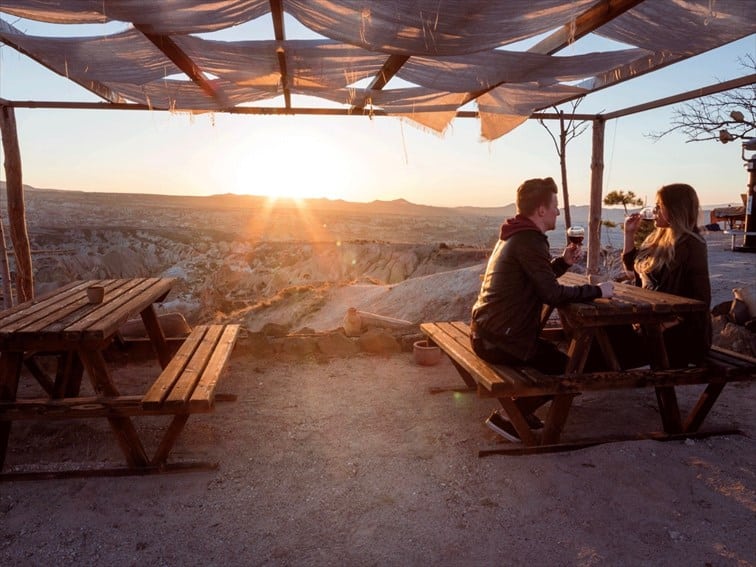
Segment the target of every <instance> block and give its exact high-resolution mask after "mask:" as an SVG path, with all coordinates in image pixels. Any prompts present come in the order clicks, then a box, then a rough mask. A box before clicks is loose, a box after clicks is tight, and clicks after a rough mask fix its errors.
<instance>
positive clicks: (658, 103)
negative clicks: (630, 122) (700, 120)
mask: <svg viewBox="0 0 756 567" xmlns="http://www.w3.org/2000/svg"><path fill="white" fill-rule="evenodd" d="M754 83H756V73H754V74H752V75H746V76H745V77H740V78H739V79H732V80H730V81H725V82H723V83H717V84H715V85H709V86H708V87H701V88H700V89H693V90H692V91H687V92H684V93H680V94H676V95H672V96H668V97H665V98H659V99H656V100H652V101H649V102H645V103H643V104H636V105H635V106H629V107H627V108H623V109H622V110H615V111H614V112H609V113H607V114H604V115H603V116H604V120H611V119H612V118H620V117H622V116H627V115H628V114H637V113H638V112H644V111H646V110H653V109H654V108H660V107H662V106H668V105H670V104H677V103H679V102H685V101H687V100H691V99H694V98H701V97H704V96H709V95H713V94H717V93H721V92H724V91H729V90H732V89H737V88H740V87H747V86H748V85H753V84H754Z"/></svg>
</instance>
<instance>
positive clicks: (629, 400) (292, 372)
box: [0, 348, 756, 566]
mask: <svg viewBox="0 0 756 567" xmlns="http://www.w3.org/2000/svg"><path fill="white" fill-rule="evenodd" d="M127 368H128V369H127ZM154 371H155V368H154V366H153V365H150V364H146V363H142V364H138V365H133V364H132V365H130V366H128V367H124V368H121V369H120V370H119V371H118V372H117V374H116V377H115V379H116V381H117V382H118V383H119V385H121V386H122V388H123V389H124V390H125V391H128V390H129V389H130V388H134V389H136V390H138V389H139V388H140V387H142V386H141V384H143V383H144V380H145V379H146V377H147V376H149V375H151V374H152V373H153V372H154ZM461 385H462V381H461V380H460V378H459V376H458V375H457V372H456V370H455V369H454V367H453V366H452V365H451V363H450V362H449V361H448V360H446V359H444V360H443V361H442V362H441V363H440V364H439V365H437V366H434V367H420V366H417V365H415V364H414V362H413V360H412V357H411V355H410V354H407V353H402V354H396V355H393V356H390V357H377V356H368V355H360V356H357V357H352V358H339V359H333V360H316V359H308V360H304V361H302V360H296V361H295V360H292V361H286V360H278V361H273V360H270V359H264V360H260V359H257V358H255V357H254V356H252V355H251V354H249V353H247V352H245V351H244V349H243V348H241V349H240V348H237V351H236V352H235V354H234V356H233V358H232V360H231V363H230V367H229V372H228V374H227V376H226V377H225V378H224V379H223V380H222V382H221V384H220V387H219V389H220V391H221V392H226V393H233V394H236V395H237V396H238V399H237V400H236V401H233V402H223V403H218V404H217V409H216V412H215V413H213V414H209V415H195V416H192V417H191V418H190V419H189V422H188V424H187V427H186V429H185V431H184V433H183V435H182V437H181V439H180V440H179V442H178V444H177V447H176V448H175V449H174V453H172V460H173V461H185V460H210V461H218V463H219V468H218V469H217V470H213V471H209V472H192V473H181V474H170V475H157V476H145V477H115V478H84V479H82V478H79V479H60V480H43V481H23V482H4V483H0V562H1V563H2V564H3V565H19V566H22V565H62V564H84V565H203V566H205V565H334V564H338V565H361V566H362V565H428V564H438V565H465V566H467V565H494V564H497V565H517V564H525V563H527V564H532V565H619V566H621V565H627V566H637V565H670V566H671V565H674V566H677V565H702V566H703V565H714V566H723V565H737V566H747V565H756V543H754V541H756V540H754V526H755V525H756V523H755V522H754V520H755V518H756V450H755V449H756V443H755V442H754V439H753V437H752V436H753V435H754V434H755V433H756V418H754V415H753V408H754V407H756V403H755V402H756V389H754V388H753V387H747V386H742V385H728V387H727V388H726V389H725V391H724V392H723V394H722V396H721V398H720V400H719V402H718V403H717V405H716V406H715V407H714V410H713V411H712V414H711V415H710V416H709V419H708V421H707V423H706V425H707V426H708V427H716V426H730V425H735V426H736V427H739V428H741V429H742V430H743V431H745V432H746V435H732V436H717V437H710V438H707V439H704V440H696V441H692V440H688V441H684V442H677V441H675V442H666V443H660V442H656V441H633V442H623V443H613V444H606V445H600V446H595V447H592V448H588V449H582V450H578V451H572V452H566V453H559V454H550V455H536V456H502V455H493V456H487V457H483V458H480V457H478V450H479V449H481V448H488V447H492V446H497V444H498V443H500V441H499V440H498V438H497V436H496V435H495V434H494V433H492V432H491V431H489V430H488V429H487V428H486V427H485V425H484V423H483V422H484V419H485V418H486V417H487V415H488V414H489V413H490V411H491V410H492V409H494V408H495V407H496V402H495V400H490V399H484V398H479V397H477V396H476V395H475V394H470V393H453V392H445V393H439V394H431V393H429V388H430V387H434V386H438V387H445V386H461ZM698 391H699V390H698V388H697V387H688V388H681V389H680V401H681V406H682V408H683V409H685V408H688V407H690V405H691V404H692V403H693V399H694V397H695V396H697V393H698ZM152 419H153V421H149V420H147V419H146V418H145V421H144V422H138V424H139V427H140V429H141V430H142V431H143V432H144V433H145V435H147V436H148V437H154V434H155V433H156V431H157V425H158V424H157V421H155V419H156V418H152ZM659 428H660V421H659V417H658V412H657V410H656V403H655V397H654V394H653V391H650V390H649V391H634V392H622V393H612V394H596V395H593V394H592V395H583V396H579V397H578V398H577V399H576V401H575V407H574V409H573V412H572V414H571V416H570V420H569V421H568V423H567V429H566V430H565V434H564V437H565V438H568V437H578V436H592V435H595V434H596V433H598V432H609V431H613V432H618V433H635V432H638V431H649V430H657V429H659ZM9 449H10V452H9V455H8V458H7V462H6V471H11V470H14V469H16V468H26V469H29V468H32V467H35V466H40V467H46V468H69V467H71V468H73V467H77V466H117V465H120V464H121V463H122V459H121V454H120V452H119V451H118V449H117V447H116V445H115V443H114V441H113V439H112V436H111V433H110V431H109V429H108V427H107V424H106V422H105V421H104V420H97V421H93V420H82V421H81V422H76V423H70V422H69V423H66V424H65V426H63V425H60V426H55V424H54V423H50V422H47V423H34V422H23V423H21V422H16V423H14V424H13V430H12V432H11V446H10V448H9Z"/></svg>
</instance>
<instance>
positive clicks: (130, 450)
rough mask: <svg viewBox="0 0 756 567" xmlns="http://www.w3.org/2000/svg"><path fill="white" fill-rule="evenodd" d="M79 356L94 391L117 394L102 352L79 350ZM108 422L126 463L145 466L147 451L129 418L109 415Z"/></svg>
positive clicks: (147, 460) (107, 394) (132, 465)
mask: <svg viewBox="0 0 756 567" xmlns="http://www.w3.org/2000/svg"><path fill="white" fill-rule="evenodd" d="M79 356H80V357H81V362H82V364H83V365H84V368H85V369H86V371H87V374H89V378H90V380H91V381H92V387H93V388H94V389H95V392H97V393H98V394H104V395H106V396H117V395H118V389H117V388H116V387H115V384H113V381H112V380H111V379H110V374H109V373H108V368H107V365H106V364H105V359H104V358H103V357H102V353H101V352H100V351H87V350H81V351H80V352H79ZM108 422H110V428H111V429H112V430H113V434H114V435H115V437H116V440H117V441H118V445H119V446H120V447H121V451H123V454H124V455H125V456H126V462H127V463H128V465H129V466H130V467H144V466H147V464H148V463H149V459H148V458H147V453H146V452H145V450H144V446H143V445H142V442H141V440H140V439H139V434H138V433H137V431H136V429H135V428H134V424H133V423H132V422H131V420H130V419H129V418H128V417H109V418H108Z"/></svg>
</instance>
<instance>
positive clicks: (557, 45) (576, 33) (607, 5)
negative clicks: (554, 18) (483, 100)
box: [460, 0, 644, 106]
mask: <svg viewBox="0 0 756 567" xmlns="http://www.w3.org/2000/svg"><path fill="white" fill-rule="evenodd" d="M643 1H644V0H602V1H601V2H599V3H598V4H595V5H594V6H591V7H590V8H589V9H588V10H586V11H585V12H583V13H582V14H579V15H578V16H577V17H576V18H575V20H574V22H570V23H568V24H565V25H564V26H562V27H561V28H560V29H559V30H557V31H556V32H554V33H553V34H551V35H550V36H548V37H547V38H545V39H543V40H541V41H540V42H538V43H537V44H535V45H534V46H533V47H531V48H530V49H528V52H529V53H540V54H543V55H551V54H553V53H556V52H557V51H560V50H561V49H564V48H565V47H567V46H568V45H570V44H571V43H573V42H574V41H575V40H576V39H579V38H581V37H583V36H585V35H588V34H589V33H591V32H592V31H594V30H596V29H598V28H600V27H601V26H603V25H604V24H606V23H607V22H609V21H611V20H613V19H614V18H616V17H617V16H620V15H621V14H624V13H625V12H626V11H628V10H629V9H630V8H633V7H635V6H637V5H638V4H640V3H641V2H643ZM505 83H506V81H501V82H500V83H496V84H495V85H492V86H490V87H488V88H486V89H482V90H480V91H477V92H474V93H471V94H470V96H469V97H467V98H466V99H465V101H464V102H463V103H462V105H460V106H463V105H465V104H467V103H468V102H470V101H472V100H475V99H476V98H478V97H479V96H481V95H484V94H486V93H487V92H490V91H492V90H494V89H495V88H496V87H498V86H501V85H503V84H505Z"/></svg>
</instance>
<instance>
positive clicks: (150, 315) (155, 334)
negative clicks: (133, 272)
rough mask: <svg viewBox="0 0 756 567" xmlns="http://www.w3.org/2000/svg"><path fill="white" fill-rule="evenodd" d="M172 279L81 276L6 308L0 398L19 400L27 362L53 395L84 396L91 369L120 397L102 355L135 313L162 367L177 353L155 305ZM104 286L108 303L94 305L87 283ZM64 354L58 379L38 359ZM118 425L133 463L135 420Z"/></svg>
mask: <svg viewBox="0 0 756 567" xmlns="http://www.w3.org/2000/svg"><path fill="white" fill-rule="evenodd" d="M173 282H174V280H173V278H126V279H106V280H94V281H75V282H71V283H69V284H66V285H64V286H62V287H60V288H58V289H57V290H55V291H53V292H52V293H49V294H47V295H43V296H41V297H39V298H37V299H34V300H32V301H28V302H26V303H22V304H20V305H17V306H15V307H13V308H11V309H8V310H6V311H4V312H2V313H0V401H15V400H16V394H17V391H18V383H19V378H20V376H21V370H22V367H23V366H24V365H26V366H27V367H28V368H29V370H30V371H31V373H32V374H33V376H34V377H35V378H36V379H37V381H39V383H40V384H41V385H42V387H43V388H44V389H45V391H46V392H47V394H48V395H49V396H50V398H54V399H63V398H70V397H75V396H78V394H79V389H80V385H81V379H82V375H83V372H84V370H86V372H87V374H88V376H89V377H90V380H91V382H92V387H93V388H94V390H95V392H96V393H97V394H98V395H102V396H118V395H119V391H118V388H117V387H116V385H115V383H114V382H113V380H112V377H111V375H110V372H109V371H108V366H107V364H106V362H105V359H104V357H103V350H104V349H105V348H106V347H108V346H109V345H110V343H111V342H112V341H113V339H114V338H115V337H116V334H117V332H118V328H119V327H120V326H121V325H123V323H125V322H126V321H127V320H128V319H129V318H131V317H134V316H136V315H140V316H141V317H142V321H143V322H144V325H145V328H146V330H147V334H148V335H149V338H150V341H151V342H152V344H153V346H154V348H155V352H156V354H157V357H158V360H159V362H160V364H161V366H162V367H163V368H165V366H167V364H168V362H169V361H170V359H171V352H170V347H169V346H168V344H167V342H166V340H165V335H164V334H163V331H162V329H161V328H160V325H159V323H158V318H157V313H156V311H155V307H154V304H155V303H156V302H160V301H162V300H163V299H164V298H165V297H166V296H167V295H168V293H169V292H170V290H171V287H172V286H173ZM93 285H97V286H103V287H104V288H105V295H104V299H103V301H102V303H90V302H89V300H88V297H87V288H88V287H90V286H93ZM48 354H53V355H55V356H56V357H57V359H58V364H57V370H56V372H55V376H54V377H49V376H47V375H46V373H45V372H44V371H43V370H42V368H41V367H40V366H39V365H38V364H37V362H36V360H35V359H36V357H37V356H41V355H48ZM111 425H112V427H113V431H114V432H115V434H116V436H117V437H118V439H119V443H120V444H121V446H122V447H123V448H127V449H128V453H129V462H130V463H138V462H140V460H141V456H140V455H138V454H134V451H133V450H132V446H133V442H132V441H131V440H132V439H133V438H135V437H136V433H135V431H134V428H133V425H132V424H131V422H130V421H129V420H128V418H122V417H113V418H111ZM10 426H11V422H10V421H0V469H1V468H2V465H3V463H4V460H5V452H6V449H7V444H8V436H9V434H10Z"/></svg>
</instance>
